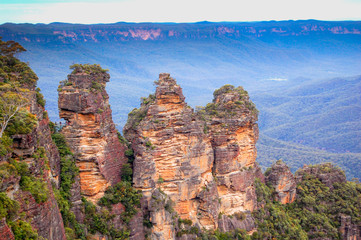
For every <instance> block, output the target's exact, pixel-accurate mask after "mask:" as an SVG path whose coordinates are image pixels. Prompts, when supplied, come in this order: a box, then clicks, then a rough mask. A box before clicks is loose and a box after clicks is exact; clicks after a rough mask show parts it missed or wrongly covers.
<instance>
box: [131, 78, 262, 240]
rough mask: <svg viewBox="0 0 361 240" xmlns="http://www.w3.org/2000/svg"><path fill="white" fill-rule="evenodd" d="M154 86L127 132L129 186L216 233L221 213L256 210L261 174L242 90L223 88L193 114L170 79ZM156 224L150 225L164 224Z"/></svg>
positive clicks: (156, 232)
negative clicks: (166, 200) (164, 199)
mask: <svg viewBox="0 0 361 240" xmlns="http://www.w3.org/2000/svg"><path fill="white" fill-rule="evenodd" d="M156 84H157V89H156V93H155V95H150V96H149V97H148V98H143V100H142V104H141V107H140V108H139V109H134V110H133V111H132V112H131V113H130V114H129V118H128V122H127V124H126V125H125V127H124V135H125V137H126V138H127V139H128V141H129V142H131V144H132V148H133V150H134V155H135V160H134V175H133V182H134V187H136V188H137V189H139V190H141V191H142V192H143V194H144V195H145V197H146V198H147V199H148V204H149V203H150V202H151V201H150V200H151V199H152V198H154V193H155V192H156V191H158V189H161V191H163V192H164V193H165V194H166V195H168V196H169V197H170V199H171V200H172V202H173V203H174V204H173V207H174V210H175V211H176V212H177V214H178V215H179V217H180V218H181V219H189V220H191V221H192V223H193V224H195V225H196V226H198V227H199V228H206V229H217V228H218V225H219V221H220V222H221V223H222V224H223V222H222V221H223V220H224V219H223V218H219V215H220V214H225V215H233V214H235V213H238V212H244V211H252V210H254V209H255V208H256V195H255V188H254V186H253V185H254V184H253V183H254V180H255V178H256V177H259V178H261V179H262V177H263V175H262V173H261V171H260V169H259V167H258V165H257V164H256V163H255V159H256V149H255V143H256V141H257V138H258V128H257V123H256V121H257V110H256V109H255V108H254V106H253V103H252V102H251V101H250V100H249V98H248V94H247V92H245V91H244V90H243V89H241V88H234V87H231V86H225V87H224V88H221V89H220V90H218V91H217V92H215V99H214V101H213V103H211V104H208V105H207V107H205V108H204V109H201V110H199V111H198V112H197V113H195V112H194V110H193V109H192V108H191V107H189V106H188V105H187V104H186V103H185V98H184V96H183V94H182V89H181V88H180V86H179V85H177V83H176V81H175V80H174V79H173V78H171V77H170V75H169V74H165V73H164V74H160V75H159V81H157V82H156ZM151 209H152V208H151V207H150V206H148V210H150V211H151ZM160 219H161V218H153V219H151V221H152V222H153V225H154V226H158V225H160V224H163V226H166V225H167V224H165V223H164V218H162V221H163V223H161V222H159V221H160ZM222 219H223V220H222ZM166 221H174V220H172V219H166ZM169 225H170V224H169ZM170 226H171V225H170ZM164 232H167V235H164ZM174 232H175V230H174V228H172V227H170V228H169V229H167V231H164V230H162V231H161V230H160V229H159V228H157V227H153V232H152V234H153V236H154V237H155V238H157V239H172V238H174ZM156 236H157V237H156Z"/></svg>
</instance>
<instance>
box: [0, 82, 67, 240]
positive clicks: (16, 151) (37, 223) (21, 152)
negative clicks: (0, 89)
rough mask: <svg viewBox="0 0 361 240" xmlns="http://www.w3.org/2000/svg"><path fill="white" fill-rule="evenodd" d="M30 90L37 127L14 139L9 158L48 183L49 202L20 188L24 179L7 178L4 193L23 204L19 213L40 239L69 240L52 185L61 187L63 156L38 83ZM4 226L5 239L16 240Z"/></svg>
mask: <svg viewBox="0 0 361 240" xmlns="http://www.w3.org/2000/svg"><path fill="white" fill-rule="evenodd" d="M26 88H27V89H28V91H24V92H25V93H26V97H27V99H28V100H29V104H28V106H27V111H28V112H29V113H30V114H32V115H34V116H35V119H36V120H35V121H36V124H35V125H34V127H33V128H32V131H31V132H30V133H28V134H15V135H12V136H11V137H12V139H13V146H12V148H13V150H12V152H11V154H10V155H9V156H8V157H11V158H12V159H14V160H16V161H17V162H22V163H26V164H27V166H28V169H29V172H28V174H29V176H33V177H34V180H36V181H40V182H45V185H44V186H41V187H42V188H44V189H42V190H43V191H44V192H46V199H45V200H44V201H43V202H39V201H38V202H37V201H36V199H35V197H34V196H33V195H32V194H31V193H30V192H29V191H25V190H23V189H22V188H21V187H20V180H21V176H10V177H9V178H3V179H2V182H1V184H0V190H1V191H3V192H5V193H6V194H7V196H9V197H10V198H11V199H13V200H16V201H17V202H18V203H19V210H18V213H19V215H20V216H22V217H21V219H22V220H24V221H27V222H29V223H30V224H31V227H32V228H33V230H35V231H36V232H37V234H38V235H39V237H42V238H44V239H54V240H57V239H59V240H63V239H64V240H65V239H66V237H65V229H64V225H63V219H62V216H61V214H60V210H59V207H58V205H57V202H56V200H55V197H54V193H53V188H52V184H53V185H54V186H57V185H58V184H59V174H60V156H59V153H58V150H57V147H56V146H55V144H54V143H53V141H52V138H51V131H50V128H49V118H48V116H47V114H46V112H45V110H44V107H43V106H42V105H40V104H39V99H38V98H39V93H37V91H36V90H35V82H34V83H33V84H30V85H28V86H26ZM0 164H1V165H2V164H4V166H5V164H7V163H6V159H3V161H2V162H0ZM19 219H20V218H19ZM15 220H17V219H15ZM0 225H1V227H0V228H2V229H3V231H4V233H3V234H6V236H7V237H8V238H4V239H12V238H13V236H12V234H11V233H9V231H8V230H9V229H8V227H7V226H6V224H5V225H4V224H3V223H1V224H0ZM1 236H3V235H1Z"/></svg>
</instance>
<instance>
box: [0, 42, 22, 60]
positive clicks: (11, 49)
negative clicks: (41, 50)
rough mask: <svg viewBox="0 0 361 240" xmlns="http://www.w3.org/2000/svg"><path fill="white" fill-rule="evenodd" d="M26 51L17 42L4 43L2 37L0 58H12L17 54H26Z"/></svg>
mask: <svg viewBox="0 0 361 240" xmlns="http://www.w3.org/2000/svg"><path fill="white" fill-rule="evenodd" d="M25 51H26V49H25V48H24V47H23V46H21V45H20V43H17V42H15V41H7V42H4V41H2V37H0V56H6V57H12V56H14V54H16V53H20V52H25Z"/></svg>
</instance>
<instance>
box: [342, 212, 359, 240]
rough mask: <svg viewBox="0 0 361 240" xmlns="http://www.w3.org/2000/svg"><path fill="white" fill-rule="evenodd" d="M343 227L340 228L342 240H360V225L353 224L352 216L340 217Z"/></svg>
mask: <svg viewBox="0 0 361 240" xmlns="http://www.w3.org/2000/svg"><path fill="white" fill-rule="evenodd" d="M340 222H341V226H340V228H339V230H340V233H341V239H342V240H360V239H361V228H360V225H357V224H353V223H352V221H351V216H345V215H341V216H340Z"/></svg>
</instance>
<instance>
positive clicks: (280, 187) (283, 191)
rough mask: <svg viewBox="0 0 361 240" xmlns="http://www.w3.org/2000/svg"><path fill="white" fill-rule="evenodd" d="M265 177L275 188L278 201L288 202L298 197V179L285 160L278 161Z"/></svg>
mask: <svg viewBox="0 0 361 240" xmlns="http://www.w3.org/2000/svg"><path fill="white" fill-rule="evenodd" d="M265 177H266V182H267V183H269V184H270V185H271V186H273V187H274V188H275V191H276V193H277V196H276V200H277V201H279V202H281V203H282V204H286V203H292V202H293V201H294V200H295V199H296V180H295V177H294V176H293V174H292V172H291V171H290V169H289V167H288V166H287V165H286V164H285V163H284V162H282V161H277V162H276V163H275V164H273V165H272V167H271V169H270V170H268V171H267V172H266V173H265Z"/></svg>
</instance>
